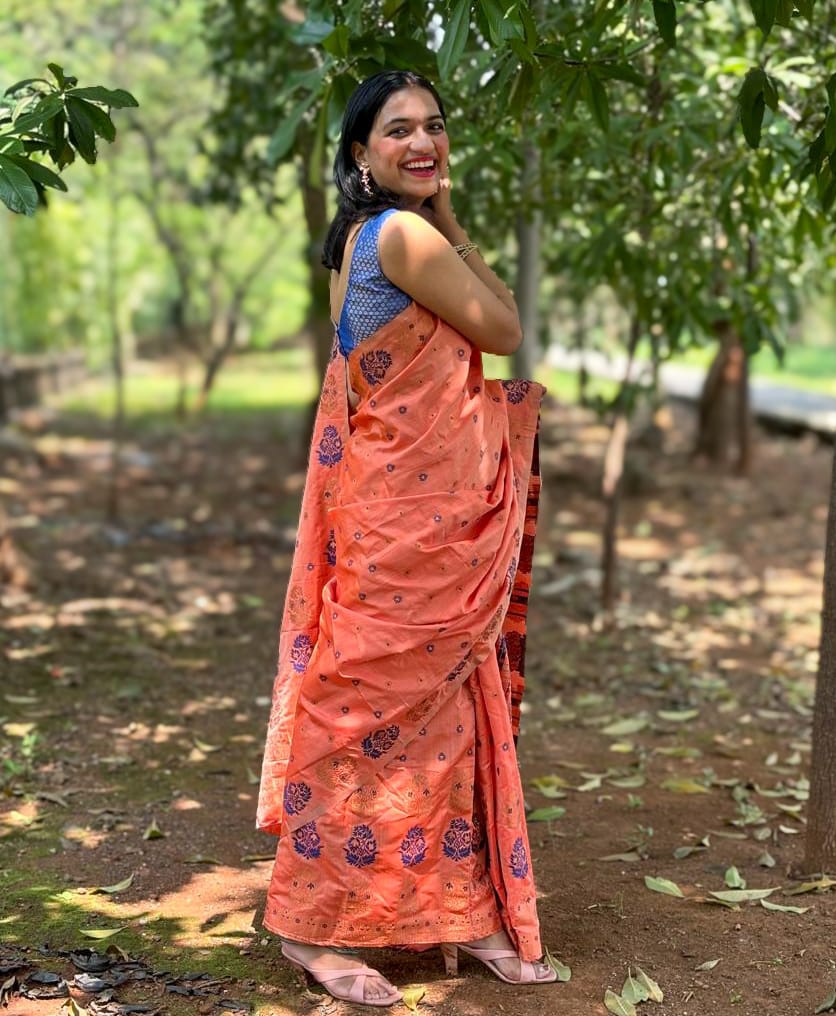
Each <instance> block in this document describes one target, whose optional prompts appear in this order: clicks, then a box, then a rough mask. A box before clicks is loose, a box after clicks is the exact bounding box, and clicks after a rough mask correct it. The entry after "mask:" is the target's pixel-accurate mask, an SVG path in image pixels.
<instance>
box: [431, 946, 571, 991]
mask: <svg viewBox="0 0 836 1016" xmlns="http://www.w3.org/2000/svg"><path fill="white" fill-rule="evenodd" d="M459 949H461V950H462V951H463V952H466V953H468V954H469V955H470V956H472V957H473V958H474V959H477V960H479V962H480V963H484V964H485V966H486V967H487V968H488V970H490V972H491V973H492V974H494V975H495V976H496V977H498V978H499V979H500V981H505V983H506V984H554V982H555V981H556V980H557V972H556V971H554V970H549V972H548V974H547V975H546V976H545V977H538V976H537V968H536V967H535V966H534V964H533V963H531V962H529V961H528V960H521V959H520V958H519V956H518V955H517V954H516V953H515V952H514V950H513V949H488V948H481V949H480V948H478V947H477V946H472V945H461V944H458V945H453V943H452V942H443V943H442V945H441V952H442V955H443V956H444V969H445V970H446V972H447V974H448V975H450V976H451V977H452V976H455V975H456V974H457V973H458V972H459V957H458V950H459ZM506 959H507V960H510V959H515V960H517V962H518V963H519V965H520V976H519V978H518V979H517V980H514V979H513V978H511V977H507V976H506V975H505V974H503V973H502V971H501V970H500V969H499V967H498V966H497V965H496V960H506Z"/></svg>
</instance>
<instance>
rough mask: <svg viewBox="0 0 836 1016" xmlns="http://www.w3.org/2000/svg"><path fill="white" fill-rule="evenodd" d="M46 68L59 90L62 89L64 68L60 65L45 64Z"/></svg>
mask: <svg viewBox="0 0 836 1016" xmlns="http://www.w3.org/2000/svg"><path fill="white" fill-rule="evenodd" d="M47 67H48V68H49V70H50V71H51V72H52V76H53V77H54V78H55V80H56V81H57V82H58V87H59V88H64V85H65V81H66V79H65V78H64V68H63V67H62V66H61V65H60V64H55V63H51V64H47Z"/></svg>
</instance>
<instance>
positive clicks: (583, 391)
mask: <svg viewBox="0 0 836 1016" xmlns="http://www.w3.org/2000/svg"><path fill="white" fill-rule="evenodd" d="M572 350H573V351H574V352H576V353H577V354H578V405H579V406H587V405H589V371H588V370H587V366H586V358H585V353H586V307H585V306H584V304H583V303H576V304H575V328H574V331H573V333H572Z"/></svg>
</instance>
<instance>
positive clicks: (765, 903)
mask: <svg viewBox="0 0 836 1016" xmlns="http://www.w3.org/2000/svg"><path fill="white" fill-rule="evenodd" d="M761 906H762V907H763V908H764V910H779V911H780V912H781V913H782V914H806V913H807V911H808V910H809V909H810V907H790V906H787V905H785V904H783V903H770V901H769V900H761Z"/></svg>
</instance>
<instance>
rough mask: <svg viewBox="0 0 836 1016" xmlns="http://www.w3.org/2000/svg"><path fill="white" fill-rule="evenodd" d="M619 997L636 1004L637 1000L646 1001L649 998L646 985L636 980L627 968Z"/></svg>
mask: <svg viewBox="0 0 836 1016" xmlns="http://www.w3.org/2000/svg"><path fill="white" fill-rule="evenodd" d="M621 997H622V998H623V999H624V1001H625V1002H632V1003H633V1005H638V1003H639V1002H646V1001H647V1000H648V999H649V998H650V992H649V991H648V990H647V987H646V985H644V984H642V983H641V981H638V980H636V978H634V977H633V974H632V973H631V971H630V970H628V971H627V977H626V979H625V981H624V984H623V985H622V988H621Z"/></svg>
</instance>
